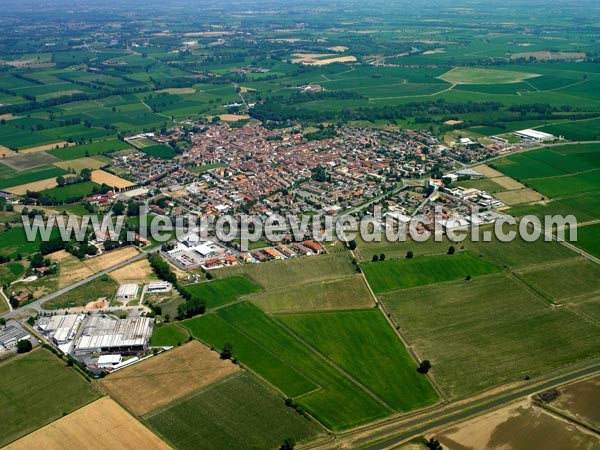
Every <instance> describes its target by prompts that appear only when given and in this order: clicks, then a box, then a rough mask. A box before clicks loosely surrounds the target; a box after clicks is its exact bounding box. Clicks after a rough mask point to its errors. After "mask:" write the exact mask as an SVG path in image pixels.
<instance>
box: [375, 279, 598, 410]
mask: <svg viewBox="0 0 600 450" xmlns="http://www.w3.org/2000/svg"><path fill="white" fill-rule="evenodd" d="M564 276H565V277H566V276H568V274H564ZM382 301H383V302H384V303H385V305H386V306H387V307H388V308H389V310H390V312H391V314H392V318H393V319H394V320H395V321H396V322H397V323H398V324H399V325H400V329H401V331H402V332H403V333H404V335H405V336H406V338H407V339H408V341H409V343H411V344H412V345H413V346H414V347H415V349H416V351H417V352H418V353H419V354H420V355H421V357H422V358H427V359H429V360H430V361H431V363H432V366H433V369H432V374H433V376H434V377H435V378H436V380H437V381H438V382H439V383H440V384H441V386H442V389H443V390H444V391H445V392H446V393H448V394H450V396H451V397H452V398H454V399H456V398H462V397H465V396H468V395H471V394H474V393H477V392H480V391H482V390H485V389H488V388H491V387H494V386H497V385H500V384H502V383H509V382H514V381H520V380H523V378H524V377H525V376H536V375H539V374H541V373H543V372H545V371H548V370H552V369H556V368H558V367H561V366H564V365H568V364H570V363H574V362H576V361H580V360H582V359H584V358H589V357H591V356H596V355H598V354H600V346H599V345H598V332H599V328H598V326H597V325H593V324H591V323H589V322H587V321H585V320H583V319H582V318H580V317H579V316H577V315H576V314H574V313H573V312H571V311H569V310H568V309H564V308H560V309H556V308H553V307H551V306H550V305H549V304H547V303H546V302H545V301H543V300H540V299H538V298H535V297H533V295H532V294H531V293H530V292H529V291H527V290H526V289H525V288H524V287H523V286H522V285H520V284H519V283H518V282H516V281H515V280H513V279H512V278H511V277H510V276H509V275H506V274H495V275H490V276H487V277H481V278H477V279H474V280H471V281H464V280H462V281H456V282H452V283H443V284H438V285H434V286H427V287H420V288H416V289H410V290H404V291H398V292H393V293H390V294H384V295H383V296H382Z"/></svg>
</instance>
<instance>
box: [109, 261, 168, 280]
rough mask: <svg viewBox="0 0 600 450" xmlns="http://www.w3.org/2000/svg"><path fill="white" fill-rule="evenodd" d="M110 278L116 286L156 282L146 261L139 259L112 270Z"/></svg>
mask: <svg viewBox="0 0 600 450" xmlns="http://www.w3.org/2000/svg"><path fill="white" fill-rule="evenodd" d="M110 277H111V278H112V279H113V280H115V282H116V283H118V284H127V283H149V282H151V281H157V278H156V275H155V274H154V272H152V267H150V263H149V262H148V260H147V259H141V260H139V261H135V262H133V263H131V264H127V265H126V266H124V267H121V268H120V269H117V270H114V271H112V272H111V273H110Z"/></svg>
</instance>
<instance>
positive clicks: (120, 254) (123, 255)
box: [84, 245, 139, 273]
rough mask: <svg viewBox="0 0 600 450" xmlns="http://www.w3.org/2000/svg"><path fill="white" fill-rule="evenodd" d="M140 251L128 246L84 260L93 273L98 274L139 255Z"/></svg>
mask: <svg viewBox="0 0 600 450" xmlns="http://www.w3.org/2000/svg"><path fill="white" fill-rule="evenodd" d="M138 254H139V253H138V251H137V250H136V249H135V247H133V246H130V245H129V246H126V247H122V248H119V249H117V250H111V251H110V252H106V253H103V254H102V255H100V256H96V257H94V258H90V259H86V260H84V263H85V265H86V266H87V267H89V268H90V269H91V270H92V272H94V273H97V272H100V271H102V270H106V269H108V268H109V267H112V266H115V265H117V264H119V263H121V262H123V261H126V260H128V259H129V258H133V257H134V256H136V255H138Z"/></svg>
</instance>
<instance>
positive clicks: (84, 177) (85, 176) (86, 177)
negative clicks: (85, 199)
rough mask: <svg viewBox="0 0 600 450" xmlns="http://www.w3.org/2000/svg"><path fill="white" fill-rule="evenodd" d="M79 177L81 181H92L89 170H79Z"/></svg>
mask: <svg viewBox="0 0 600 450" xmlns="http://www.w3.org/2000/svg"><path fill="white" fill-rule="evenodd" d="M79 176H80V177H81V181H92V171H91V170H90V169H87V168H86V169H81V172H79Z"/></svg>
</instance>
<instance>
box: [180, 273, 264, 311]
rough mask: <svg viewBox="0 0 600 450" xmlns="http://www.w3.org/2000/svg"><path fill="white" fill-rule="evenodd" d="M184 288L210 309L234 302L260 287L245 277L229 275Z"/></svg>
mask: <svg viewBox="0 0 600 450" xmlns="http://www.w3.org/2000/svg"><path fill="white" fill-rule="evenodd" d="M184 289H185V290H186V291H188V292H189V293H190V294H192V296H193V297H198V298H200V299H202V300H203V301H204V303H205V304H206V307H207V308H209V309H210V308H216V307H218V306H223V305H226V304H228V303H232V302H234V301H236V300H237V299H238V298H239V297H241V296H243V295H248V294H252V293H254V292H257V291H258V287H256V286H255V285H254V284H253V283H252V282H251V281H250V280H249V279H248V278H245V277H229V278H223V279H221V280H215V281H207V282H203V283H198V284H188V285H186V286H185V287H184Z"/></svg>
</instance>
